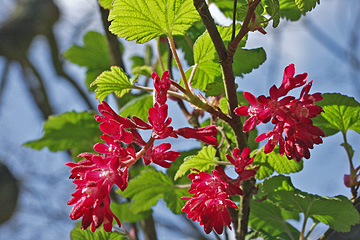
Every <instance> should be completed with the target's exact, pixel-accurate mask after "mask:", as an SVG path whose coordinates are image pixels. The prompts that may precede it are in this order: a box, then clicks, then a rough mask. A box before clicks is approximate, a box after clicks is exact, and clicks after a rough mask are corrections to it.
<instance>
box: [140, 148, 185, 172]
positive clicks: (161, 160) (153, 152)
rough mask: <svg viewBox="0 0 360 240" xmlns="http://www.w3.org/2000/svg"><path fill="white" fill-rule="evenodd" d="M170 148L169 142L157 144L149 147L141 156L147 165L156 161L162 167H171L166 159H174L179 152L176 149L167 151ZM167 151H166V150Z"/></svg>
mask: <svg viewBox="0 0 360 240" xmlns="http://www.w3.org/2000/svg"><path fill="white" fill-rule="evenodd" d="M170 148H171V144H170V143H162V144H160V145H157V146H153V147H152V148H149V150H148V151H147V152H146V154H145V155H144V156H143V159H144V162H145V165H149V164H150V162H153V163H156V164H157V165H159V166H162V167H164V168H169V167H171V163H169V162H166V161H171V162H172V161H175V160H176V158H178V157H179V156H180V155H181V153H180V152H178V151H167V150H169V149H170ZM166 151H167V152H166Z"/></svg>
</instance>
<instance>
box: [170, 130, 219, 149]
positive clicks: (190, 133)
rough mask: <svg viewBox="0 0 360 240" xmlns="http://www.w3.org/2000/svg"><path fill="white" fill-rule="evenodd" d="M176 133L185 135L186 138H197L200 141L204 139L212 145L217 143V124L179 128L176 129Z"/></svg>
mask: <svg viewBox="0 0 360 240" xmlns="http://www.w3.org/2000/svg"><path fill="white" fill-rule="evenodd" d="M174 132H175V133H176V134H178V135H180V136H182V137H184V138H195V139H198V140H200V141H203V142H204V143H207V144H211V145H217V144H218V143H217V139H216V137H215V136H216V134H217V130H216V126H215V125H211V126H206V127H202V128H188V127H185V128H179V129H176V130H175V131H174Z"/></svg>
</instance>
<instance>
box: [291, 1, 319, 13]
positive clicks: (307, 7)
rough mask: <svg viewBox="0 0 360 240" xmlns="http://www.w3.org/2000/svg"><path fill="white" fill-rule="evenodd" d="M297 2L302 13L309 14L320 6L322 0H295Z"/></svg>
mask: <svg viewBox="0 0 360 240" xmlns="http://www.w3.org/2000/svg"><path fill="white" fill-rule="evenodd" d="M295 2H296V4H297V6H298V7H299V9H300V10H301V11H302V12H309V11H311V10H312V9H313V8H315V6H316V4H320V0H295Z"/></svg>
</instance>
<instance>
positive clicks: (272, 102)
mask: <svg viewBox="0 0 360 240" xmlns="http://www.w3.org/2000/svg"><path fill="white" fill-rule="evenodd" d="M294 74H295V67H294V64H290V65H289V66H287V67H286V68H285V71H284V77H283V81H282V84H281V86H280V87H279V88H277V87H276V86H275V85H274V86H272V87H271V88H270V96H269V97H265V96H264V95H261V96H259V97H258V98H257V99H256V97H255V96H254V95H252V94H251V93H248V92H245V93H244V96H245V98H246V99H247V100H248V101H249V103H250V105H251V106H250V107H247V106H240V107H238V108H236V109H235V113H236V114H237V115H239V116H249V118H248V119H247V120H246V121H245V123H244V126H243V131H244V132H247V131H250V130H252V129H253V128H254V127H255V126H256V125H257V124H259V123H261V122H262V123H267V122H269V121H270V120H271V122H272V123H273V124H275V127H274V129H273V130H272V131H268V132H266V133H263V134H261V135H259V136H258V137H257V138H256V139H255V141H257V142H259V141H262V140H264V139H266V138H268V143H267V144H266V145H265V149H264V151H265V153H269V152H271V151H273V150H274V147H275V146H276V145H279V152H280V154H281V155H283V154H284V153H286V156H287V157H288V159H292V158H294V159H295V160H296V161H300V159H301V158H302V157H305V158H310V151H309V149H312V148H313V146H314V144H320V143H322V139H321V137H324V136H325V134H324V132H323V131H322V130H321V129H320V128H319V127H316V126H314V125H313V123H312V121H311V118H313V117H315V116H317V115H319V114H320V113H321V112H322V108H321V107H320V106H316V105H315V102H317V101H320V100H322V97H321V94H320V93H314V94H309V91H310V88H311V85H312V81H310V82H309V83H308V84H306V82H307V81H306V79H307V73H303V74H299V75H296V76H295V77H294ZM305 84H306V85H305ZM303 85H305V86H304V87H303V89H302V91H301V94H300V97H299V98H298V99H295V97H293V96H287V97H284V96H285V95H286V94H287V93H288V92H289V91H290V90H292V89H294V88H298V87H301V86H303ZM281 97H284V98H282V99H279V98H281ZM283 134H284V135H285V138H284V137H283Z"/></svg>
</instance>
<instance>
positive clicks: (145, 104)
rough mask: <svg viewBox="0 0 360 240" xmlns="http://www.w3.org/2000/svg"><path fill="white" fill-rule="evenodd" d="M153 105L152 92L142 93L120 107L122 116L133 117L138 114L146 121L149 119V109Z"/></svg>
mask: <svg viewBox="0 0 360 240" xmlns="http://www.w3.org/2000/svg"><path fill="white" fill-rule="evenodd" d="M152 106H153V96H152V94H142V95H140V96H137V97H135V98H133V99H132V100H130V101H129V102H127V103H126V104H125V105H124V106H123V107H122V108H120V112H119V114H120V116H122V117H132V116H136V117H138V118H141V119H142V120H144V121H147V118H148V116H149V109H150V108H151V107H152Z"/></svg>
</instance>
